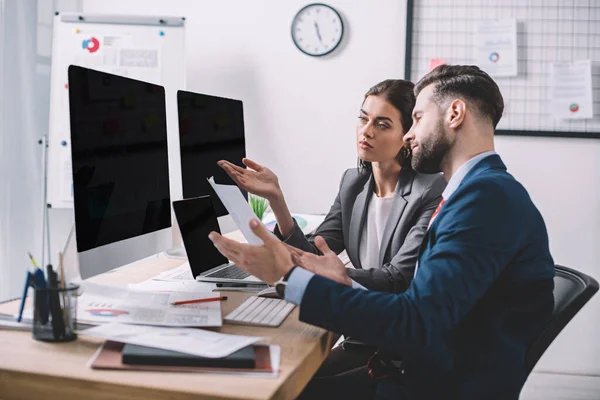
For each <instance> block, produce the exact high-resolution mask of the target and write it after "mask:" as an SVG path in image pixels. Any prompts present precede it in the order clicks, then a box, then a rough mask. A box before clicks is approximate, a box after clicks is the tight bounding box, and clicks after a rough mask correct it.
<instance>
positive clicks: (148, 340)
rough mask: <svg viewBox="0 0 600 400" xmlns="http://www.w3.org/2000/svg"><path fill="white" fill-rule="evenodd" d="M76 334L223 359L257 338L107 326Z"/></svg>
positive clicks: (186, 329) (202, 331)
mask: <svg viewBox="0 0 600 400" xmlns="http://www.w3.org/2000/svg"><path fill="white" fill-rule="evenodd" d="M79 334H81V335H86V336H92V337H95V338H100V339H105V340H112V341H115V342H121V343H131V344H137V345H138V346H147V347H154V348H157V349H163V350H171V351H178V352H180V353H186V354H193V355H195V356H200V357H208V358H219V357H226V356H228V355H230V354H231V353H233V352H234V351H237V350H239V349H241V348H244V347H246V346H249V345H251V344H254V343H256V342H258V341H259V340H261V339H262V338H261V337H255V336H240V335H228V334H225V333H218V332H211V331H205V330H202V329H192V328H162V327H157V326H138V325H128V324H120V323H111V324H105V325H101V326H96V327H94V328H90V329H85V330H83V331H80V332H79Z"/></svg>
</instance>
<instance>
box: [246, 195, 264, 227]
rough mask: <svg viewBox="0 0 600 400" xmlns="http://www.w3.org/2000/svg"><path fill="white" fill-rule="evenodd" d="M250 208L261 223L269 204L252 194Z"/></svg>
mask: <svg viewBox="0 0 600 400" xmlns="http://www.w3.org/2000/svg"><path fill="white" fill-rule="evenodd" d="M250 207H252V211H254V214H256V217H257V218H258V219H259V220H260V221H262V219H263V216H264V215H265V212H266V211H267V208H268V207H269V202H268V201H267V199H264V198H262V197H258V196H255V195H253V194H251V195H250Z"/></svg>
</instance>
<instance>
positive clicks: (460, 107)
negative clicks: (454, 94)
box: [447, 99, 467, 129]
mask: <svg viewBox="0 0 600 400" xmlns="http://www.w3.org/2000/svg"><path fill="white" fill-rule="evenodd" d="M448 112H449V113H448V119H447V122H448V127H449V128H452V129H457V128H458V127H459V126H460V125H461V124H462V123H463V121H464V119H465V116H466V114H467V104H466V103H465V102H464V101H463V100H461V99H454V100H452V103H450V107H448Z"/></svg>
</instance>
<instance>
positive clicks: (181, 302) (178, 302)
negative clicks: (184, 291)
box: [171, 296, 227, 306]
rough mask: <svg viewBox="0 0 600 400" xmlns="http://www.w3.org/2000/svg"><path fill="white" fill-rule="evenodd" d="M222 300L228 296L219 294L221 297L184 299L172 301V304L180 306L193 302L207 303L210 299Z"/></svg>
mask: <svg viewBox="0 0 600 400" xmlns="http://www.w3.org/2000/svg"><path fill="white" fill-rule="evenodd" d="M221 300H227V296H219V297H209V298H206V299H193V300H183V301H176V302H173V303H171V305H172V306H180V305H183V304H192V303H206V302H209V301H221Z"/></svg>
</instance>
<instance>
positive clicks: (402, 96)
mask: <svg viewBox="0 0 600 400" xmlns="http://www.w3.org/2000/svg"><path fill="white" fill-rule="evenodd" d="M414 87H415V84H414V83H412V82H409V81H405V80H402V79H386V80H385V81H383V82H379V83H378V84H377V85H375V86H373V87H372V88H371V89H369V90H368V91H367V93H365V98H364V100H366V99H367V97H369V96H381V97H383V98H384V99H385V101H387V102H388V103H390V104H391V105H392V106H394V108H396V110H398V111H399V112H400V122H401V123H402V129H403V130H404V133H406V132H408V131H409V129H410V127H411V126H412V112H413V108H414V107H415V94H414ZM364 100H363V103H364ZM396 159H397V160H398V162H399V163H400V165H402V167H405V168H410V159H411V151H410V148H409V147H408V146H406V147H402V149H401V150H400V152H399V153H398V156H397V157H396ZM358 169H359V171H360V172H362V173H370V172H371V171H372V167H371V163H370V162H367V161H363V160H361V159H360V158H359V159H358Z"/></svg>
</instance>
